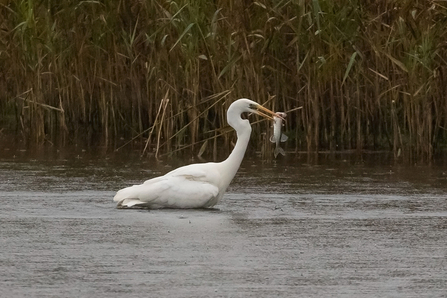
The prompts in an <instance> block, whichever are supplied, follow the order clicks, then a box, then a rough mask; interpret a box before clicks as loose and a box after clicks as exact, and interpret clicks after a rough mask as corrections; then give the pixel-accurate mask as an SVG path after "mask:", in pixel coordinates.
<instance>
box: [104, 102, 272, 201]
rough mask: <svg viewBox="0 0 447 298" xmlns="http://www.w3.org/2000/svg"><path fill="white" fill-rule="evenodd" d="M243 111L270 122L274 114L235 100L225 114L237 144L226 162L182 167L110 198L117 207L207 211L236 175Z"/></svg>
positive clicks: (245, 130)
mask: <svg viewBox="0 0 447 298" xmlns="http://www.w3.org/2000/svg"><path fill="white" fill-rule="evenodd" d="M244 112H248V113H255V114H258V115H261V116H263V117H265V118H268V119H271V120H272V119H273V116H274V115H275V113H274V112H272V111H270V110H269V109H266V108H264V107H263V106H261V105H259V104H258V103H256V102H254V101H252V100H249V99H246V98H241V99H238V100H237V101H235V102H233V103H232V104H231V105H230V107H229V108H228V111H227V122H228V124H229V125H230V126H231V127H233V128H234V129H235V130H236V133H237V142H236V146H235V147H234V149H233V151H232V152H231V154H230V156H228V158H227V159H226V160H224V161H222V162H218V163H215V162H208V163H199V164H191V165H187V166H183V167H180V168H178V169H175V170H173V171H171V172H169V173H167V174H166V175H164V176H160V177H156V178H153V179H150V180H147V181H145V182H144V183H143V184H140V185H134V186H130V187H126V188H123V189H121V190H119V191H118V192H117V193H116V195H115V197H114V198H113V201H115V202H117V203H118V204H117V208H132V207H143V208H149V209H158V208H207V207H212V206H214V205H216V204H217V203H218V202H219V200H220V199H221V198H222V196H223V195H224V193H225V191H226V189H227V187H228V185H229V184H230V182H231V180H233V177H234V175H236V172H237V170H238V169H239V166H240V164H241V162H242V159H243V158H244V155H245V150H246V149H247V145H248V141H249V140H250V134H251V125H250V122H249V121H248V120H247V119H242V118H241V114H242V113H244Z"/></svg>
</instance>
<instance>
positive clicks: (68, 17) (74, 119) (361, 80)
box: [0, 0, 447, 159]
mask: <svg viewBox="0 0 447 298" xmlns="http://www.w3.org/2000/svg"><path fill="white" fill-rule="evenodd" d="M446 40H447V4H446V2H445V1H441V0H438V1H437V0H388V1H385V0H383V1H363V0H362V1H361V0H340V1H329V0H312V1H310V0H289V1H285V0H282V1H281V0H280V1H272V0H259V1H255V2H251V1H234V0H229V1H204V0H195V1H184V0H177V1H163V0H153V1H145V0H143V1H137V0H130V1H111V0H102V1H73V0H66V1H52V0H16V1H11V0H1V1H0V69H1V72H0V90H2V92H1V94H0V109H1V111H0V125H1V126H0V134H6V133H8V134H9V133H12V134H15V135H17V136H19V137H20V138H22V139H24V140H27V142H28V143H29V144H40V143H45V142H50V143H54V144H56V145H58V146H62V145H64V144H65V143H67V142H75V141H76V140H78V139H82V140H86V141H87V142H88V143H89V144H93V143H95V142H97V141H98V140H100V142H101V144H105V145H107V146H109V147H110V148H115V149H116V148H119V147H121V146H123V145H126V144H129V145H128V146H130V145H132V146H133V145H135V144H140V146H141V148H142V150H143V148H144V150H145V152H151V153H152V152H157V153H162V152H165V153H166V152H178V151H182V150H192V152H194V153H195V154H197V152H199V151H203V150H206V151H207V152H214V154H216V152H218V151H219V150H220V148H226V150H229V149H230V148H231V141H232V140H233V139H234V135H233V134H232V133H228V132H230V131H231V130H229V129H228V128H227V124H226V120H225V111H226V109H227V108H228V106H229V105H230V103H231V102H232V101H233V100H235V99H237V98H240V97H248V98H251V99H253V100H255V101H257V102H259V103H263V104H265V105H266V106H267V107H268V108H271V109H273V110H278V111H291V110H292V111H291V112H290V113H289V115H288V118H287V120H288V122H287V125H286V131H287V133H288V134H289V142H288V145H287V148H288V149H289V150H290V149H295V150H297V151H298V150H308V151H313V150H332V151H333V150H346V149H357V150H364V149H369V150H378V149H381V150H383V149H385V150H393V151H394V152H395V154H396V156H397V155H400V154H405V155H407V156H408V155H412V156H413V155H414V156H418V157H422V158H427V159H430V158H431V157H432V155H433V154H434V153H435V152H437V151H440V150H441V149H443V147H445V145H446V143H447V100H446V94H447V43H446ZM300 106H302V109H297V108H298V107H300ZM268 126H269V123H266V122H261V123H260V124H255V125H254V132H256V133H254V134H253V141H254V142H257V144H256V148H260V147H262V146H261V145H260V144H264V143H265V142H266V135H265V132H267V131H269V129H268ZM271 147H272V146H271V145H270V144H269V146H264V147H262V148H263V150H271V149H267V148H271ZM218 148H219V149H218ZM200 149H202V150H200Z"/></svg>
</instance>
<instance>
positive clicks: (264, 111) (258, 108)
mask: <svg viewBox="0 0 447 298" xmlns="http://www.w3.org/2000/svg"><path fill="white" fill-rule="evenodd" d="M256 114H258V115H259V116H262V117H264V118H267V119H270V120H274V119H273V116H275V117H278V118H281V119H282V120H284V121H285V119H284V118H283V117H282V115H279V114H277V113H275V112H272V111H270V110H269V109H267V108H264V107H263V106H259V105H258V106H256Z"/></svg>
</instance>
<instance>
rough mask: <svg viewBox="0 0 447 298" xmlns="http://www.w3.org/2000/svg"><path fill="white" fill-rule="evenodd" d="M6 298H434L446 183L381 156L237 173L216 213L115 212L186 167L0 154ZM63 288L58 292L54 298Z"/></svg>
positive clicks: (129, 159)
mask: <svg viewBox="0 0 447 298" xmlns="http://www.w3.org/2000/svg"><path fill="white" fill-rule="evenodd" d="M2 154H3V155H4V156H3V157H0V197H1V198H2V209H1V210H2V211H1V212H0V224H1V226H2V241H1V242H0V249H1V251H2V254H1V257H0V265H1V267H2V270H1V272H0V286H1V287H2V294H4V295H5V296H6V297H25V296H48V297H60V296H67V297H68V296H73V297H74V296H85V297H91V296H95V297H111V296H112V297H121V296H123V294H124V296H142V295H147V293H149V292H150V293H151V294H153V296H157V297H185V296H187V297H197V296H203V297H212V296H219V297H272V296H280V297H291V296H294V295H296V293H297V289H299V292H300V294H301V295H302V296H303V297H323V296H328V297H333V296H361V297H377V296H405V297H419V296H421V295H426V296H431V297H434V296H442V295H444V294H445V292H446V291H447V286H446V284H445V280H446V278H447V273H446V271H445V263H444V260H445V257H446V250H445V247H447V238H446V237H445V234H446V229H447V225H446V218H447V200H446V199H445V193H446V191H447V175H446V171H445V169H444V168H443V167H441V166H435V165H432V166H423V165H416V166H415V165H412V166H406V165H402V164H399V163H396V162H394V161H393V160H389V159H386V158H383V156H379V155H370V156H363V158H362V159H358V158H352V159H351V156H346V155H344V156H343V155H340V156H337V157H336V158H335V157H333V158H329V157H328V156H327V155H322V156H320V158H319V159H318V161H313V162H309V159H308V158H307V156H305V155H303V156H301V155H299V156H293V155H291V154H288V155H286V158H284V159H278V160H275V161H273V162H261V161H259V160H257V159H246V160H244V162H243V164H242V166H241V169H240V171H239V172H238V174H237V175H236V178H235V179H234V181H233V183H232V184H231V185H230V188H229V190H228V192H227V193H226V195H225V196H224V198H223V200H222V202H221V203H220V204H218V205H217V206H216V207H217V208H218V209H217V210H155V211H146V210H133V211H132V210H117V209H115V204H114V203H113V202H112V198H113V195H114V194H115V191H116V190H118V189H120V188H122V187H123V186H127V185H129V184H132V183H141V182H142V181H144V180H146V179H149V178H152V177H154V176H158V175H161V174H164V173H166V172H168V171H170V170H172V169H173V168H175V167H178V166H180V165H183V164H187V163H190V161H188V162H185V161H184V160H183V161H182V160H173V159H170V160H167V161H165V162H154V161H152V160H149V159H140V158H139V153H138V152H135V153H129V152H127V153H126V154H122V153H116V154H108V155H104V154H95V152H93V154H92V153H87V152H82V151H80V152H77V151H75V152H72V153H67V152H63V153H61V152H50V153H48V152H47V153H46V154H43V155H40V156H39V155H35V156H29V155H28V154H27V152H7V153H5V152H3V153H2ZM60 285H64V287H63V293H61V287H60Z"/></svg>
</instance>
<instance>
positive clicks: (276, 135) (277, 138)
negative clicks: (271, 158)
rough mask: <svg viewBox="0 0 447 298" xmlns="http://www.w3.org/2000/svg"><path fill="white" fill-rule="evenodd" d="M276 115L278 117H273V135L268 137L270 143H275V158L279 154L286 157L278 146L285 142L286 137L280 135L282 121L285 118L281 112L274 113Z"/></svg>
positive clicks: (284, 114)
mask: <svg viewBox="0 0 447 298" xmlns="http://www.w3.org/2000/svg"><path fill="white" fill-rule="evenodd" d="M276 114H277V115H278V116H279V117H276V116H273V121H274V123H273V135H272V136H271V137H270V142H272V143H276V148H275V151H274V152H273V153H274V154H275V158H276V157H277V156H278V154H279V153H281V154H282V155H286V153H285V152H284V149H283V148H281V147H280V146H279V144H280V143H281V142H285V141H287V139H288V137H287V136H286V135H285V134H283V133H282V126H283V124H282V121H283V119H284V118H285V117H286V116H287V114H286V113H282V112H276Z"/></svg>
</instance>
